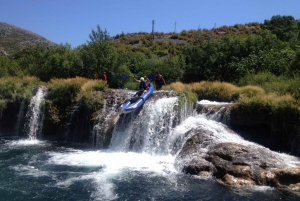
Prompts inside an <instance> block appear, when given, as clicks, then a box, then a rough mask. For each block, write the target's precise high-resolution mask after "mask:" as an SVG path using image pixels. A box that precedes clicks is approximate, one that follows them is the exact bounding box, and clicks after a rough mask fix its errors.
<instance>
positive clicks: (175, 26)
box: [174, 22, 176, 33]
mask: <svg viewBox="0 0 300 201" xmlns="http://www.w3.org/2000/svg"><path fill="white" fill-rule="evenodd" d="M174 33H176V22H175V29H174Z"/></svg>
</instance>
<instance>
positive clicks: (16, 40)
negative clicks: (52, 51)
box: [0, 22, 56, 55]
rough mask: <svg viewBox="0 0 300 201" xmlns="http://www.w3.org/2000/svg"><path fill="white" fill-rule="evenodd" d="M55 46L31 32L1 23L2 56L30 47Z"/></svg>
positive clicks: (0, 51) (0, 47) (0, 52)
mask: <svg viewBox="0 0 300 201" xmlns="http://www.w3.org/2000/svg"><path fill="white" fill-rule="evenodd" d="M38 44H39V45H42V46H44V47H49V46H54V45H56V44H55V43H53V42H51V41H49V40H47V39H45V38H44V37H42V36H40V35H38V34H35V33H33V32H31V31H28V30H25V29H22V28H19V27H16V26H13V25H10V24H7V23H4V22H0V54H4V55H6V54H11V53H13V52H15V51H18V50H21V49H23V48H24V47H26V46H29V45H38Z"/></svg>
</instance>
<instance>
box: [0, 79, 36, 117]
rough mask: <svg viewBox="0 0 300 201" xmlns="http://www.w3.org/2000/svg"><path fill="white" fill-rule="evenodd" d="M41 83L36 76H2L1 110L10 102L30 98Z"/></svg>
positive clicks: (0, 88) (0, 83) (0, 84)
mask: <svg viewBox="0 0 300 201" xmlns="http://www.w3.org/2000/svg"><path fill="white" fill-rule="evenodd" d="M39 84H41V82H40V81H39V80H38V79H37V78H35V77H2V78H0V112H2V110H3V109H4V108H6V104H7V103H8V102H13V101H20V100H22V99H24V98H25V99H27V100H30V99H31V97H32V91H33V90H34V88H35V87H36V86H37V85H39Z"/></svg>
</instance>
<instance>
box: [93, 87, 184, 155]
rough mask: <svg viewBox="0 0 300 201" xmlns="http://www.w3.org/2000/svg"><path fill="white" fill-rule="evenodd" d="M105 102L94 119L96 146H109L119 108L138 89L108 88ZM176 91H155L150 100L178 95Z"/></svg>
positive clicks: (94, 141) (104, 94)
mask: <svg viewBox="0 0 300 201" xmlns="http://www.w3.org/2000/svg"><path fill="white" fill-rule="evenodd" d="M102 93H103V96H104V99H105V104H104V106H103V108H101V109H100V110H99V111H98V116H97V117H96V119H95V121H94V127H93V132H94V133H93V135H94V136H92V139H93V142H92V143H93V145H94V147H95V148H99V149H102V148H108V146H109V144H110V140H111V138H112V133H113V130H114V127H115V124H116V122H117V121H118V119H119V110H120V109H121V107H122V104H123V103H124V102H125V101H126V100H127V99H129V98H131V97H132V96H133V95H134V94H135V93H136V91H132V90H124V89H107V90H105V91H103V92H102ZM176 96H178V93H177V92H175V91H155V92H154V93H153V94H152V95H151V96H150V97H149V100H158V99H161V98H165V97H176Z"/></svg>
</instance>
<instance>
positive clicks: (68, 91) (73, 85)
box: [46, 77, 107, 123]
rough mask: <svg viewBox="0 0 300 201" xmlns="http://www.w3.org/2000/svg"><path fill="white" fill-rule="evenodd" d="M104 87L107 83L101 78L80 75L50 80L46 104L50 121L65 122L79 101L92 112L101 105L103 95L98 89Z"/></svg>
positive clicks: (100, 89)
mask: <svg viewBox="0 0 300 201" xmlns="http://www.w3.org/2000/svg"><path fill="white" fill-rule="evenodd" d="M106 88H107V84H106V83H105V82H104V81H102V80H89V79H87V78H82V77H76V78H69V79H52V80H50V83H49V89H48V93H47V97H46V100H47V102H46V105H47V108H48V112H49V115H50V117H51V119H52V121H53V122H55V123H59V122H66V120H67V117H68V115H69V114H70V113H71V112H72V110H73V107H74V105H76V104H77V103H78V102H79V101H81V103H82V104H84V105H85V106H86V107H87V109H89V110H91V111H92V112H94V111H96V110H97V109H99V108H100V107H101V106H102V105H103V97H102V94H101V92H99V91H102V90H104V89H106ZM97 91H98V92H97Z"/></svg>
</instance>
